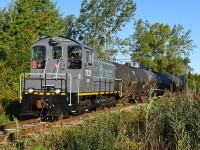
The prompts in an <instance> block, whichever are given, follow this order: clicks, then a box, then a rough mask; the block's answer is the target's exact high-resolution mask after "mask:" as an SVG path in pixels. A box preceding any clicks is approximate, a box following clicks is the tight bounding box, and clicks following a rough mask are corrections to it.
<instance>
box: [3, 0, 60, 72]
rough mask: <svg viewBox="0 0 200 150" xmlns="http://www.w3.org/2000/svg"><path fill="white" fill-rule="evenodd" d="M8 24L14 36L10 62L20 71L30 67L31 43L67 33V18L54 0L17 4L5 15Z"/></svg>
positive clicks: (6, 24) (22, 1)
mask: <svg viewBox="0 0 200 150" xmlns="http://www.w3.org/2000/svg"><path fill="white" fill-rule="evenodd" d="M4 23H5V26H6V30H7V32H8V33H9V35H10V36H11V37H12V38H11V40H10V41H9V43H12V45H11V46H10V47H8V50H7V51H8V52H9V55H7V63H8V64H9V66H12V67H14V68H16V67H18V66H20V68H21V69H22V70H20V71H19V72H21V71H23V70H27V69H28V68H29V67H28V66H29V65H28V64H29V62H30V61H29V56H30V52H29V51H30V50H29V48H30V46H31V44H33V43H34V42H36V41H37V40H39V39H40V38H43V37H46V36H52V35H57V34H60V33H61V32H62V31H63V19H62V17H61V15H60V14H59V12H58V10H57V9H56V6H55V4H54V3H52V2H51V1H50V0H46V1H41V0H35V1H28V0H18V1H14V2H13V3H12V4H11V5H10V6H9V9H8V11H7V12H6V14H5V21H4ZM11 47H12V48H11ZM13 56H14V58H16V59H13Z"/></svg>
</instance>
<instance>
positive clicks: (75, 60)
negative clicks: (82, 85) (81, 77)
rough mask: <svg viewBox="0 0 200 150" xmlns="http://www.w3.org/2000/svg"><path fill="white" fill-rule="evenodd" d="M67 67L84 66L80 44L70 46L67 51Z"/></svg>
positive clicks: (78, 67) (77, 67)
mask: <svg viewBox="0 0 200 150" xmlns="http://www.w3.org/2000/svg"><path fill="white" fill-rule="evenodd" d="M67 58H68V60H67V68H68V69H81V68H82V47H81V46H79V45H70V46H68V53H67Z"/></svg>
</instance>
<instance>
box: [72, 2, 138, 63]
mask: <svg viewBox="0 0 200 150" xmlns="http://www.w3.org/2000/svg"><path fill="white" fill-rule="evenodd" d="M135 10H136V5H135V3H134V2H133V1H132V0H115V1H113V0H90V1H89V2H88V1H87V0H83V2H82V4H81V10H80V16H79V17H78V18H77V20H76V24H77V26H76V28H77V30H76V32H75V35H76V36H77V37H78V39H79V40H80V41H82V42H84V43H85V44H88V45H90V46H91V47H93V48H94V49H95V54H96V57H97V58H101V59H103V60H109V59H110V58H111V57H112V56H113V55H114V54H116V52H117V51H116V49H115V48H116V47H115V46H116V45H115V43H114V41H115V38H116V35H117V33H118V32H119V31H121V30H122V27H124V26H125V25H126V23H127V22H129V21H130V20H131V19H132V18H133V16H134V12H135Z"/></svg>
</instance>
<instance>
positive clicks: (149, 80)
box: [114, 63, 156, 101]
mask: <svg viewBox="0 0 200 150" xmlns="http://www.w3.org/2000/svg"><path fill="white" fill-rule="evenodd" d="M114 64H115V66H116V78H119V79H122V81H123V89H122V92H123V96H124V97H128V100H129V101H136V100H140V99H141V97H142V96H149V94H150V90H151V88H152V89H153V88H154V87H155V85H156V76H155V74H154V73H153V72H152V71H149V70H144V69H139V68H133V67H130V66H126V65H121V64H117V63H114Z"/></svg>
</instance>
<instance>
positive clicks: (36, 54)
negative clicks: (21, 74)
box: [31, 46, 46, 69]
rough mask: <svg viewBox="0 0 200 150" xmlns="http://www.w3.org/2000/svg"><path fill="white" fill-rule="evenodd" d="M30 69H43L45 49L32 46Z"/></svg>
mask: <svg viewBox="0 0 200 150" xmlns="http://www.w3.org/2000/svg"><path fill="white" fill-rule="evenodd" d="M31 60H32V63H31V64H32V69H44V68H45V63H46V47H45V46H34V47H33V48H32V59H31Z"/></svg>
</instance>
